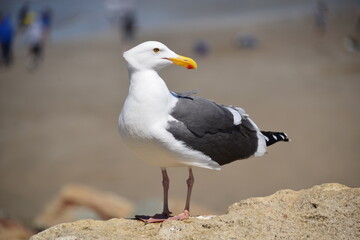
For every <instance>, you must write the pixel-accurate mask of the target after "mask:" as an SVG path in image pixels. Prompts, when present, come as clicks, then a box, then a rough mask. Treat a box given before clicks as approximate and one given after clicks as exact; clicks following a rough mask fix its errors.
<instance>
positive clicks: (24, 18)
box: [17, 1, 30, 32]
mask: <svg viewBox="0 0 360 240" xmlns="http://www.w3.org/2000/svg"><path fill="white" fill-rule="evenodd" d="M29 13H30V2H28V1H27V2H25V3H24V4H23V5H22V6H21V7H20V9H19V11H18V15H17V21H18V30H19V31H20V32H23V31H24V30H25V29H26V27H27V26H28V25H29Z"/></svg>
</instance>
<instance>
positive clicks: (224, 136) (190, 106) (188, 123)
mask: <svg viewBox="0 0 360 240" xmlns="http://www.w3.org/2000/svg"><path fill="white" fill-rule="evenodd" d="M171 115H172V116H173V117H174V118H175V119H176V120H178V121H170V122H169V127H168V129H167V130H168V131H169V132H170V133H171V134H172V135H173V136H174V137H175V138H176V139H178V140H180V141H183V142H184V143H185V144H186V145H187V146H188V147H190V148H192V149H194V150H197V151H201V152H202V153H204V154H205V155H207V156H209V157H210V158H211V159H213V160H214V161H216V162H217V163H219V164H220V165H224V164H227V163H230V162H232V161H235V160H237V159H244V158H248V157H250V156H252V155H253V154H254V153H255V152H256V150H257V145H258V138H257V130H256V129H255V128H254V126H253V125H252V123H251V122H250V121H249V120H247V118H243V119H242V120H241V123H240V124H238V125H234V119H233V118H234V117H233V114H232V113H231V112H230V111H229V110H228V109H227V108H226V107H225V106H223V105H219V104H217V103H215V102H213V101H210V100H207V99H204V98H198V97H191V98H181V97H180V98H179V101H178V102H177V104H176V106H175V107H174V109H173V111H172V112H171Z"/></svg>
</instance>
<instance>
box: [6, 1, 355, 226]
mask: <svg viewBox="0 0 360 240" xmlns="http://www.w3.org/2000/svg"><path fill="white" fill-rule="evenodd" d="M0 12H1V19H0V24H1V25H0V26H1V28H0V40H1V44H2V48H1V49H2V59H1V66H0V209H1V210H0V218H2V219H13V220H16V222H17V223H21V224H23V225H25V226H26V227H28V228H34V227H36V228H41V227H47V226H50V225H51V224H52V223H50V222H51V221H50V222H46V220H44V217H43V218H42V216H41V215H42V214H44V211H45V212H46V211H47V212H48V213H49V211H50V213H49V214H53V215H54V216H52V218H57V217H58V215H59V214H60V213H59V212H61V211H63V209H64V208H66V207H67V206H70V205H71V206H73V205H76V206H77V207H79V206H82V207H83V208H84V209H85V210H84V209H82V210H81V211H80V213H79V211H78V212H76V213H72V218H71V220H73V219H74V218H83V217H84V218H86V217H93V218H100V219H106V218H110V217H114V216H115V217H116V216H123V217H132V216H133V215H134V214H136V213H141V214H149V215H151V214H154V213H156V212H160V211H161V207H162V188H161V172H160V169H158V168H157V167H153V166H149V165H147V163H145V162H142V161H141V160H138V159H136V157H135V156H134V155H133V154H132V152H131V151H130V150H129V149H128V148H127V146H125V144H124V143H123V141H122V140H121V138H120V136H119V134H118V130H117V118H118V114H119V113H120V110H121V107H122V104H123V101H124V99H125V97H126V95H127V91H128V74H127V69H126V64H125V62H124V60H123V58H122V52H123V51H125V50H126V49H129V48H131V47H133V46H135V45H137V44H139V43H141V42H143V41H147V40H157V41H161V42H163V43H165V44H166V45H167V46H168V47H169V48H171V49H172V50H174V51H175V52H177V53H179V54H181V55H185V56H189V57H192V58H194V59H195V60H196V61H197V63H198V66H199V68H198V69H197V70H196V71H188V70H186V69H183V68H179V67H169V68H167V69H164V70H163V71H162V72H161V75H162V77H163V78H164V79H165V81H166V83H167V84H168V87H169V88H170V89H171V90H173V91H176V92H186V91H191V90H196V91H198V95H199V96H202V97H206V98H209V99H212V100H215V101H216V102H219V103H223V104H228V105H235V106H239V107H242V108H244V109H245V110H246V111H247V113H248V114H249V115H250V116H251V117H252V119H253V120H254V121H255V122H256V123H257V125H258V126H259V127H260V128H261V129H262V130H273V131H277V130H279V131H285V132H287V133H288V135H289V136H290V138H291V139H292V141H291V142H290V143H278V144H276V145H275V146H272V147H271V148H270V149H269V151H268V154H266V155H265V156H264V157H262V158H251V159H248V160H244V161H236V162H233V163H231V164H229V165H226V166H224V167H223V168H222V171H210V170H205V169H194V174H195V186H194V191H193V196H192V203H193V205H194V206H196V207H195V209H194V211H193V214H224V213H226V211H227V207H228V206H229V205H230V204H232V203H235V202H238V201H240V200H242V199H246V198H249V197H257V196H266V195H269V194H272V193H274V192H275V191H277V190H280V189H288V188H289V189H294V190H300V189H303V188H308V187H311V186H313V185H316V184H321V183H327V182H338V183H341V184H345V185H347V186H350V187H359V184H360V174H359V172H360V158H359V155H360V150H359V149H360V148H359V147H358V146H357V144H358V141H359V139H360V131H359V122H360V55H359V40H360V18H359V17H360V2H359V1H357V0H323V1H315V0H292V1H287V0H221V1H216V0H198V1H191V0H182V1H176V0H170V1H166V0H153V1H146V0H138V1H130V0H75V1H74V0H52V1H46V0H33V1H21V0H14V1H6V0H0ZM168 172H169V176H170V179H171V184H170V198H171V199H172V202H171V206H170V207H172V208H176V209H179V210H174V212H175V213H176V211H180V210H181V208H182V207H183V204H184V202H185V195H186V182H185V181H186V178H187V170H186V169H184V168H174V169H169V171H168ZM69 189H70V190H69ZM84 189H85V190H84ZM86 194H88V195H86ZM109 194H110V195H109ZM114 194H115V195H114ZM85 195H86V196H89V198H86V199H85V197H84V196H85ZM91 196H92V197H93V200H89V199H90V198H91ZM105 196H112V197H114V198H115V200H114V199H113V200H114V201H115V202H116V201H118V202H116V203H111V204H115V205H116V204H118V203H119V202H120V203H121V201H123V203H124V204H123V205H121V204H120V208H121V206H126V207H125V208H126V209H125V210H124V211H123V212H122V215H121V214H119V215H116V214H115V215H111V211H110V213H108V214H105V213H104V212H106V211H107V210H104V209H102V208H104V206H105V205H107V204H99V203H98V201H99V202H101V201H105V202H106V201H108V200H107V199H104V198H105ZM82 197H84V199H82ZM110 198H111V197H110ZM69 199H70V200H69ZM51 201H53V202H51ZM54 201H55V202H57V203H54ZM54 204H55V205H54ZM111 204H109V205H111ZM49 205H51V206H52V207H51V206H50V207H49ZM95 205H96V206H98V207H96V206H95ZM178 205H179V206H180V207H178V208H177V206H178ZM99 206H100V207H99ZM50 208H53V210H51V209H50ZM99 208H100V210H99ZM46 209H47V210H46ZM49 209H50V210H49ZM54 209H55V210H54ZM59 209H60V210H59ZM51 211H53V212H52V213H51ZM91 211H93V212H94V213H91ZM54 212H55V213H56V214H54ZM70 215H71V214H70ZM39 219H40V220H39ZM41 219H42V220H41ZM39 221H40V222H41V223H39ZM64 221H69V218H68V219H66V218H65V220H64ZM55 222H56V221H55ZM39 225H41V226H39ZM0 231H1V229H0Z"/></svg>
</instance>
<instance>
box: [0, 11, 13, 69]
mask: <svg viewBox="0 0 360 240" xmlns="http://www.w3.org/2000/svg"><path fill="white" fill-rule="evenodd" d="M13 40H14V27H13V25H12V24H11V20H10V16H3V15H2V14H1V13H0V43H1V59H0V62H1V64H2V65H5V66H10V65H11V64H12V62H13V53H12V47H13Z"/></svg>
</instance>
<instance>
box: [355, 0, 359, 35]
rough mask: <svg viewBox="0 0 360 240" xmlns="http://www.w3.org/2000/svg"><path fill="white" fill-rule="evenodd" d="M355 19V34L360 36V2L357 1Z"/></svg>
mask: <svg viewBox="0 0 360 240" xmlns="http://www.w3.org/2000/svg"><path fill="white" fill-rule="evenodd" d="M356 14H357V19H356V24H355V33H356V34H358V35H359V34H360V0H358V3H357V9H356Z"/></svg>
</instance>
